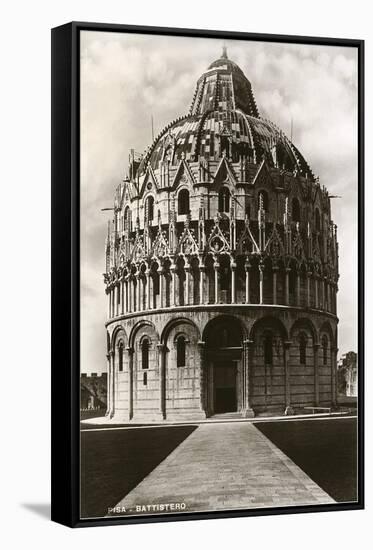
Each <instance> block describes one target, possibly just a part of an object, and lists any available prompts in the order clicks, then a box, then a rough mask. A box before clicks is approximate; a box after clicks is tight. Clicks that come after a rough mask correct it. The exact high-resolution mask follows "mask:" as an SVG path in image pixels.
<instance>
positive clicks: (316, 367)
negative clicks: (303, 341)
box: [313, 343, 320, 407]
mask: <svg viewBox="0 0 373 550" xmlns="http://www.w3.org/2000/svg"><path fill="white" fill-rule="evenodd" d="M319 349H320V344H319V343H317V344H314V346H313V350H314V351H313V353H314V355H313V365H314V377H315V406H316V407H318V406H319V403H320V391H319V390H320V388H319Z"/></svg>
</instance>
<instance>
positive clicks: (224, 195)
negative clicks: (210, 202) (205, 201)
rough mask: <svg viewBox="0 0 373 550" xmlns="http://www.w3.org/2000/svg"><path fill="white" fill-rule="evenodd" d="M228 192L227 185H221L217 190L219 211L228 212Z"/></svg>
mask: <svg viewBox="0 0 373 550" xmlns="http://www.w3.org/2000/svg"><path fill="white" fill-rule="evenodd" d="M229 206H230V193H229V189H228V188H227V187H222V188H221V189H220V191H219V205H218V208H219V212H229Z"/></svg>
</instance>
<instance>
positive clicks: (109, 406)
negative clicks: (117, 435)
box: [105, 353, 111, 417]
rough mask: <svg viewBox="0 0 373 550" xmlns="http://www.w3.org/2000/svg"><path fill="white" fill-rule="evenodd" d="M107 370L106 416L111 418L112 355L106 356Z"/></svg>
mask: <svg viewBox="0 0 373 550" xmlns="http://www.w3.org/2000/svg"><path fill="white" fill-rule="evenodd" d="M106 370H107V381H106V384H107V386H106V401H107V402H106V413H105V416H109V417H110V412H111V396H110V388H111V362H110V353H107V354H106Z"/></svg>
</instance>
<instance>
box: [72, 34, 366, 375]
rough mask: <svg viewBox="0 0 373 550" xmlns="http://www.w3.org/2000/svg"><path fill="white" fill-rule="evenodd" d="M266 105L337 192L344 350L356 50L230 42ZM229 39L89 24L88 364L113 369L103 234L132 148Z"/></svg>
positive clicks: (352, 307)
mask: <svg viewBox="0 0 373 550" xmlns="http://www.w3.org/2000/svg"><path fill="white" fill-rule="evenodd" d="M225 43H226V46H227V48H228V56H229V58H230V59H232V60H233V61H235V62H236V63H237V64H238V65H239V66H240V67H241V69H242V70H243V71H244V73H245V75H246V76H247V77H248V79H249V80H250V81H251V84H252V87H253V91H254V95H255V98H256V102H257V105H258V108H259V112H260V114H261V116H262V117H264V118H268V119H270V120H272V121H273V122H275V123H276V124H277V125H278V126H279V127H280V128H282V130H283V131H284V132H285V133H287V134H288V135H290V126H291V119H293V141H294V143H295V145H296V146H297V147H298V148H299V149H300V151H301V152H302V153H303V155H304V157H305V158H306V160H307V161H308V163H309V164H310V166H311V168H312V170H313V172H314V173H315V174H316V175H318V176H319V177H320V182H321V184H322V185H326V186H327V187H328V190H329V192H330V193H331V194H333V195H334V194H337V195H341V196H342V198H341V199H334V200H333V202H332V215H333V219H334V221H335V223H336V224H337V225H338V233H339V243H340V274H341V277H340V284H339V295H338V313H339V318H340V323H339V350H340V351H339V354H342V353H345V352H346V351H349V350H356V349H357V326H356V322H357V321H356V319H357V267H356V266H357V51H356V50H355V49H354V48H339V47H332V46H308V45H291V44H288V45H283V44H275V43H261V42H243V41H226V42H225ZM221 51H222V41H221V40H217V39H206V38H202V39H196V38H182V37H161V36H144V35H135V34H133V35H126V34H120V33H102V32H89V31H85V32H82V34H81V370H82V372H98V373H99V372H101V371H105V370H106V358H105V353H106V340H105V328H104V323H105V318H106V309H107V304H106V296H105V292H104V284H103V278H102V274H103V272H104V269H105V258H104V243H105V235H106V227H107V221H108V219H109V217H110V214H111V213H110V212H101V208H104V207H111V206H112V204H113V196H114V190H115V187H116V185H117V184H118V183H119V182H120V181H121V179H123V177H124V176H125V173H126V170H127V165H128V154H129V150H130V149H131V148H134V149H135V150H136V151H137V152H142V151H144V150H145V148H146V147H147V146H148V145H149V144H150V141H151V116H153V119H154V130H155V135H156V134H157V133H158V132H159V131H160V130H161V129H162V128H163V127H164V126H165V125H166V124H167V123H168V122H169V121H171V120H173V119H175V118H176V117H178V116H181V115H184V114H186V113H187V111H188V109H189V106H190V103H191V100H192V95H193V92H194V88H195V83H196V81H197V79H198V77H199V76H200V75H201V73H202V72H203V71H204V70H205V69H206V68H207V66H208V65H209V64H210V63H211V62H212V61H214V60H215V59H216V58H218V57H220V55H221Z"/></svg>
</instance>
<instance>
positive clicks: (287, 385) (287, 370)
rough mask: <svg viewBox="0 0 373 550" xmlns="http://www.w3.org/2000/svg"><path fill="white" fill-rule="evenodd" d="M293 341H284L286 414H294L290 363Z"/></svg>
mask: <svg viewBox="0 0 373 550" xmlns="http://www.w3.org/2000/svg"><path fill="white" fill-rule="evenodd" d="M291 344H292V342H291V341H285V342H284V369H285V413H284V414H286V415H291V414H294V409H293V407H292V406H291V384H290V365H289V351H290V347H291Z"/></svg>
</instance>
